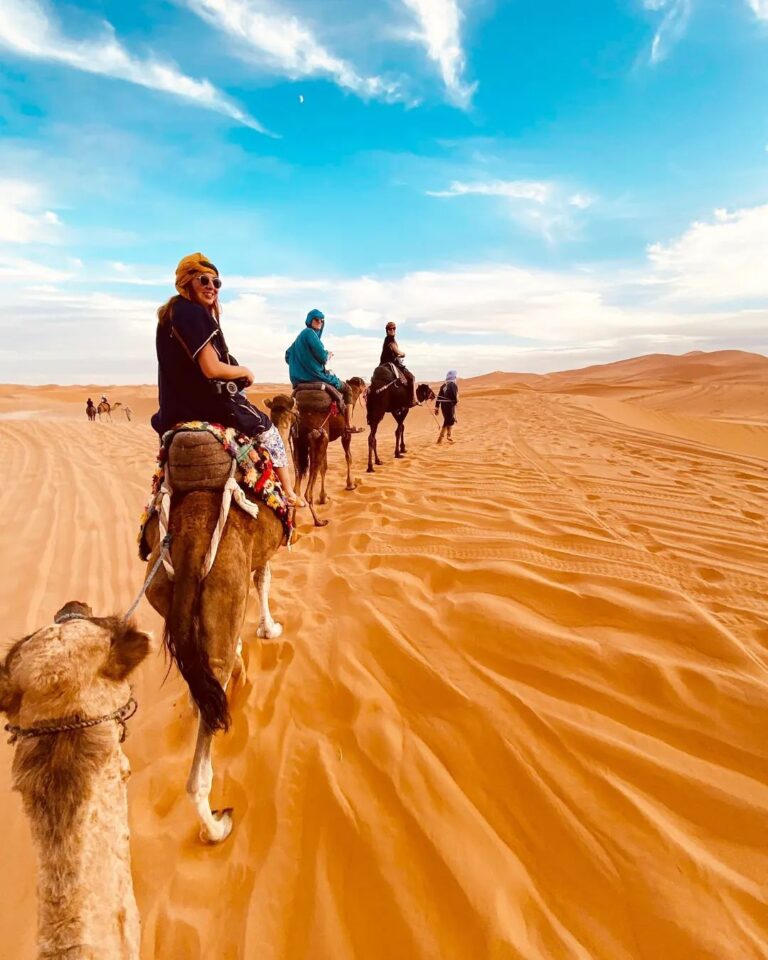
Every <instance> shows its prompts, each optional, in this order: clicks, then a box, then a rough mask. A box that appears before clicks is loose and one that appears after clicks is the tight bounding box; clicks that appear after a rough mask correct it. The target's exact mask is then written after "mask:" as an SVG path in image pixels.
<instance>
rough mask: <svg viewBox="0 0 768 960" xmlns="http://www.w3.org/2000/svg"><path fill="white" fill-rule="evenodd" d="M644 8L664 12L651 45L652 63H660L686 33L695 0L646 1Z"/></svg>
mask: <svg viewBox="0 0 768 960" xmlns="http://www.w3.org/2000/svg"><path fill="white" fill-rule="evenodd" d="M758 2H760V0H758ZM644 6H645V8H646V10H654V11H656V10H658V11H663V12H664V16H663V17H662V21H661V23H660V25H659V27H658V29H657V30H656V34H655V36H654V38H653V43H652V44H651V56H650V59H651V63H659V62H660V61H661V60H664V59H665V58H666V56H667V54H668V53H669V50H670V49H671V47H672V46H673V45H674V44H675V43H677V41H678V40H679V39H680V38H681V37H682V36H683V34H684V33H685V30H686V28H687V26H688V20H689V19H690V16H691V10H692V9H693V0H644Z"/></svg>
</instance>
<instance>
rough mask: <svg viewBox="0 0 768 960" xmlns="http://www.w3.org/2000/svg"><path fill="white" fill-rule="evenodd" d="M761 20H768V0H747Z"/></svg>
mask: <svg viewBox="0 0 768 960" xmlns="http://www.w3.org/2000/svg"><path fill="white" fill-rule="evenodd" d="M747 3H748V4H749V5H750V7H751V8H752V10H753V11H754V14H755V16H756V17H757V18H758V19H759V20H768V0H747Z"/></svg>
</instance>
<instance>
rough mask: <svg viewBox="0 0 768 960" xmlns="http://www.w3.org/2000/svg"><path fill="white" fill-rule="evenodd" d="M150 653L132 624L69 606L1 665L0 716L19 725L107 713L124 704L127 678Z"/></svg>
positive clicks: (147, 641)
mask: <svg viewBox="0 0 768 960" xmlns="http://www.w3.org/2000/svg"><path fill="white" fill-rule="evenodd" d="M149 648H150V638H149V635H148V634H146V633H143V632H142V631H140V630H138V629H137V628H136V626H135V624H134V623H133V622H132V621H128V622H125V621H124V620H122V619H120V618H119V617H94V616H93V615H92V612H91V608H90V607H89V606H87V604H84V603H79V602H77V601H73V602H71V603H68V604H66V605H65V606H64V607H62V608H61V610H59V612H58V613H57V614H56V617H55V618H54V622H53V623H52V624H50V625H49V626H47V627H43V628H42V629H40V630H38V631H37V632H36V633H33V634H31V635H30V636H28V637H25V638H24V639H23V640H19V641H18V642H17V643H15V644H14V645H13V646H12V647H11V649H10V650H9V652H8V654H7V656H6V658H5V660H4V661H3V662H0V711H1V712H3V713H7V714H8V715H9V717H10V718H11V720H12V722H14V723H16V722H18V723H19V724H20V725H21V726H28V725H29V724H32V723H36V722H38V721H40V722H42V721H45V720H51V719H54V718H61V717H71V716H73V715H75V714H77V715H81V716H100V715H103V714H107V713H110V712H111V711H113V710H117V709H118V708H119V707H121V706H123V704H125V703H126V701H127V700H128V698H129V696H130V689H129V686H128V682H127V677H128V675H129V674H130V673H131V671H132V670H134V669H135V668H136V667H137V666H138V665H139V664H140V663H141V661H142V660H143V659H144V657H146V655H147V653H148V652H149Z"/></svg>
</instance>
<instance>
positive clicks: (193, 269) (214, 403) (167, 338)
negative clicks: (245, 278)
mask: <svg viewBox="0 0 768 960" xmlns="http://www.w3.org/2000/svg"><path fill="white" fill-rule="evenodd" d="M176 289H177V290H178V295H177V296H173V297H171V299H170V300H169V301H168V302H167V303H164V304H163V306H162V307H160V309H159V310H158V311H157V321H158V322H157V336H156V346H157V361H158V392H159V399H160V409H159V410H158V411H157V413H156V414H155V415H154V416H153V417H152V426H153V427H154V428H155V430H156V431H157V432H158V433H159V434H160V436H162V435H163V434H164V433H165V432H166V430H170V429H171V428H173V427H174V426H176V424H177V423H185V422H186V421H189V420H203V421H207V422H208V423H220V424H222V425H223V426H225V427H235V428H236V429H237V430H238V431H239V432H240V433H243V434H245V435H246V436H249V437H253V438H254V439H255V440H257V441H258V442H259V443H260V444H262V445H263V446H265V447H266V448H267V450H268V451H269V453H270V456H271V457H272V464H273V466H274V467H275V471H276V473H277V477H278V479H279V481H280V484H281V486H282V488H283V491H284V492H285V495H286V498H287V500H288V502H289V503H290V504H292V505H293V506H299V507H303V506H305V503H304V501H303V500H302V498H301V497H299V496H298V495H297V494H296V492H295V491H294V489H293V484H292V482H291V478H290V476H289V474H288V458H287V456H286V453H285V446H284V445H283V441H282V439H281V437H280V434H279V433H278V432H277V428H276V427H275V426H274V425H273V424H272V421H271V420H270V419H269V417H268V416H267V415H266V414H264V413H262V412H261V410H259V409H257V408H256V407H255V406H254V405H253V404H252V403H251V402H250V401H249V400H248V399H247V398H246V396H245V394H244V393H242V392H241V391H242V390H243V389H244V388H245V387H249V386H250V385H251V384H252V383H253V379H254V377H253V374H252V373H251V371H250V370H249V369H248V367H243V366H240V365H239V364H238V363H237V360H235V358H234V357H233V356H232V355H231V354H230V352H229V349H228V347H227V344H226V341H225V340H224V334H223V333H222V331H221V327H220V325H219V317H220V315H221V306H220V304H219V290H220V289H221V280H220V279H219V271H218V270H217V269H216V267H215V266H214V265H213V264H212V263H211V262H210V261H209V260H208V259H207V257H205V256H203V254H202V253H192V254H190V255H189V256H186V257H184V258H183V259H182V260H180V261H179V265H178V266H177V267H176ZM230 385H233V386H234V387H235V389H232V388H231V387H230Z"/></svg>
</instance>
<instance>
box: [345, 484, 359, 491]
mask: <svg viewBox="0 0 768 960" xmlns="http://www.w3.org/2000/svg"><path fill="white" fill-rule="evenodd" d="M344 489H345V490H357V484H356V483H348V484H347V485H346V487H344Z"/></svg>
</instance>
